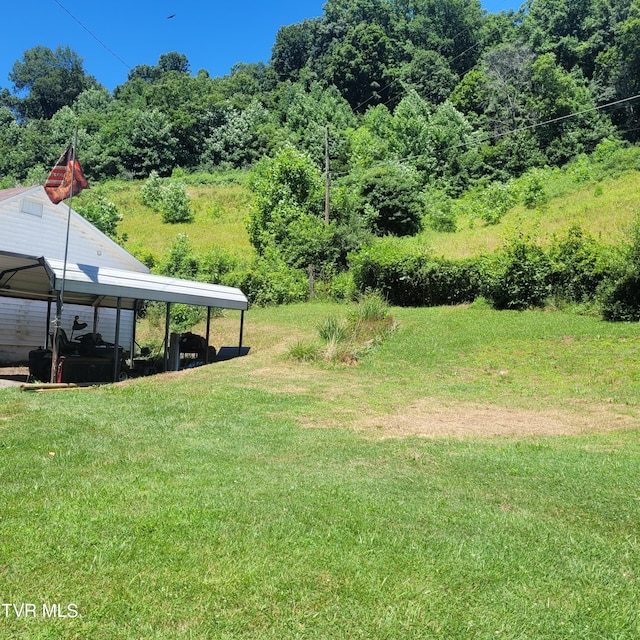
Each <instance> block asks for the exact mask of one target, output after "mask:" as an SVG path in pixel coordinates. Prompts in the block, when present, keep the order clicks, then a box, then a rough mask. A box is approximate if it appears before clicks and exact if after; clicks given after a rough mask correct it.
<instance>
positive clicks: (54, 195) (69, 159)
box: [44, 144, 89, 204]
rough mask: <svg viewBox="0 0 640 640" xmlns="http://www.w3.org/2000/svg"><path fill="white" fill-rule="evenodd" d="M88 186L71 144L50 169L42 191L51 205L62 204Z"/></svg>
mask: <svg viewBox="0 0 640 640" xmlns="http://www.w3.org/2000/svg"><path fill="white" fill-rule="evenodd" d="M88 186H89V183H88V182H87V179H86V178H85V177H84V175H83V173H82V168H81V167H80V163H79V162H78V160H77V159H76V153H75V149H74V147H73V145H72V144H70V145H69V146H68V147H67V150H66V151H65V152H64V153H63V154H62V155H61V156H60V159H59V160H58V162H57V163H56V166H55V167H53V169H51V172H50V173H49V176H48V177H47V180H46V182H45V183H44V190H45V191H46V192H47V195H48V196H49V200H51V202H53V204H58V202H62V201H63V200H64V199H65V198H68V197H69V196H75V195H78V194H79V193H80V192H81V191H82V190H83V189H86V188H87V187H88Z"/></svg>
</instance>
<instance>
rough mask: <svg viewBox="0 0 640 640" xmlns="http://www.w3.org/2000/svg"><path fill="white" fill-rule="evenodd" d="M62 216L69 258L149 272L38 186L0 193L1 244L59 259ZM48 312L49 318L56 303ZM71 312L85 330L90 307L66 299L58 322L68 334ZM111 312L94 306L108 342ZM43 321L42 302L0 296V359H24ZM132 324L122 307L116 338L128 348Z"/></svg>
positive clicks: (36, 343)
mask: <svg viewBox="0 0 640 640" xmlns="http://www.w3.org/2000/svg"><path fill="white" fill-rule="evenodd" d="M5 193H6V192H5ZM67 219H69V221H70V224H69V248H68V256H67V259H68V261H69V262H75V263H80V264H90V265H98V266H104V267H111V268H115V269H125V270H131V271H140V272H144V273H147V272H148V269H147V268H146V267H145V266H144V265H143V264H142V263H140V262H139V261H138V260H136V259H135V258H134V257H133V256H132V255H131V254H129V253H128V252H127V251H125V250H124V249H123V248H122V247H120V246H119V245H117V244H116V243H115V242H113V241H112V240H111V239H110V238H108V237H107V236H106V235H104V234H103V233H102V232H100V231H99V230H98V229H96V228H95V227H94V226H93V225H92V224H90V223H89V222H88V221H86V220H85V219H84V218H83V217H82V216H80V215H79V214H77V213H76V212H75V211H73V210H72V211H71V217H70V218H69V208H68V206H67V205H66V203H61V204H58V205H54V204H53V203H52V202H51V201H50V200H49V198H48V197H47V194H46V193H45V191H44V189H43V188H42V187H34V188H33V189H29V190H26V191H23V192H21V193H17V194H16V195H11V197H8V198H6V199H4V200H3V199H2V198H0V250H2V251H8V252H11V253H19V254H24V255H29V256H35V257H40V256H44V257H45V258H53V259H57V260H64V253H65V241H66V235H67ZM51 313H52V315H51V318H52V319H53V317H54V315H55V306H54V307H52V312H51ZM76 315H78V316H80V319H81V321H82V322H86V323H87V329H85V330H84V331H83V332H84V333H86V332H87V330H89V331H90V330H91V328H92V327H93V308H91V307H79V306H73V305H65V307H64V311H63V317H62V328H63V329H64V330H65V331H66V332H67V334H68V336H69V337H71V326H72V325H73V318H74V316H76ZM115 317H116V312H115V310H112V309H100V310H99V320H98V331H99V332H100V333H101V334H102V337H103V339H104V340H106V341H107V342H113V341H114V334H115ZM46 321H47V304H46V303H44V302H37V301H31V300H18V299H14V298H4V297H0V362H16V361H25V360H26V359H27V358H28V354H29V351H31V350H32V349H37V348H38V347H40V346H44V344H45V340H46V335H45V334H46V331H47V328H46ZM132 328H133V314H132V312H129V311H122V312H121V327H120V344H121V345H122V346H123V347H124V348H125V349H126V350H129V349H130V348H131V334H132ZM48 330H49V331H51V328H50V327H49V329H48Z"/></svg>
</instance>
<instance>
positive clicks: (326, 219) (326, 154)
mask: <svg viewBox="0 0 640 640" xmlns="http://www.w3.org/2000/svg"><path fill="white" fill-rule="evenodd" d="M324 223H325V224H326V225H328V224H329V125H328V124H327V125H325V127H324Z"/></svg>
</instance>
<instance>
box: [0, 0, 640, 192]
mask: <svg viewBox="0 0 640 640" xmlns="http://www.w3.org/2000/svg"><path fill="white" fill-rule="evenodd" d="M638 36H640V3H639V2H638V1H637V0H577V1H576V0H532V1H531V2H530V3H528V4H527V5H523V7H522V8H521V9H520V10H519V11H507V12H501V13H497V14H491V13H486V12H485V11H483V10H482V9H481V6H480V2H479V1H478V0H328V2H327V3H326V4H325V7H324V13H323V15H322V16H320V17H318V18H315V19H311V20H305V21H303V22H301V23H297V24H293V25H290V26H285V27H282V28H281V29H280V30H279V31H278V33H277V35H276V38H275V42H274V45H273V49H272V57H271V60H270V61H269V63H268V64H262V63H260V64H238V65H236V66H235V67H233V68H232V69H231V71H230V73H229V74H228V75H226V76H223V77H216V78H212V77H210V75H209V73H208V72H207V71H206V70H205V69H201V70H199V71H197V72H196V73H192V71H191V69H190V64H189V61H188V59H187V57H186V56H185V55H184V54H181V53H177V52H169V53H166V54H163V55H161V56H160V58H159V60H158V63H157V64H156V65H139V66H137V67H135V68H133V69H132V70H131V72H130V73H129V76H128V79H127V81H126V82H125V83H124V84H122V85H120V86H118V87H116V88H115V90H114V91H113V92H110V91H108V90H106V89H105V88H104V87H102V86H101V85H100V83H99V81H98V80H97V79H95V78H94V77H92V76H90V75H88V74H87V73H86V72H85V70H84V66H83V61H82V59H81V58H80V57H79V56H78V54H77V53H76V52H74V51H72V50H71V49H69V48H68V47H59V48H58V49H56V50H55V51H52V50H50V49H48V48H46V47H42V46H38V47H35V48H33V49H30V50H28V51H25V52H24V55H23V57H22V59H20V60H18V61H16V62H15V64H14V66H13V68H12V71H11V73H10V74H9V78H8V79H9V81H10V82H11V83H12V86H11V88H4V89H2V90H1V91H0V149H1V150H2V153H1V154H0V175H2V176H4V177H5V178H6V177H10V178H12V179H14V180H17V181H27V180H29V177H30V174H31V175H32V177H35V174H36V173H37V170H38V169H39V168H40V169H41V168H43V167H48V166H49V165H50V164H51V162H52V158H55V157H56V156H57V153H58V150H59V148H60V146H61V145H62V144H63V142H64V140H66V139H67V138H68V136H69V133H70V130H71V129H72V125H75V124H76V123H77V124H78V126H79V136H80V148H81V149H82V157H83V166H86V171H87V173H88V175H89V176H90V177H91V178H92V179H94V180H101V179H104V178H111V177H131V178H141V177H145V178H146V177H147V176H148V175H149V174H150V172H151V171H152V170H155V171H157V172H158V173H159V174H160V175H161V176H162V175H168V174H169V173H170V172H171V171H172V169H174V168H175V167H177V166H178V167H181V168H182V169H185V170H196V169H197V170H211V169H214V168H216V167H219V166H225V167H228V166H232V167H243V166H247V165H251V164H253V163H254V162H255V161H256V160H257V159H259V158H261V157H264V156H268V155H271V154H273V153H274V151H275V150H277V149H279V148H282V147H283V146H284V145H286V144H290V145H292V146H295V147H296V148H298V149H300V150H303V151H304V152H305V153H306V154H308V155H309V157H310V158H311V159H312V160H313V161H314V162H315V163H316V164H317V166H319V167H321V166H322V165H323V161H324V153H325V149H324V130H325V127H326V126H328V127H329V131H330V137H329V147H330V149H329V155H330V157H331V169H332V172H334V173H335V174H336V175H337V176H346V175H348V174H349V173H352V172H354V171H357V170H362V169H367V168H369V167H371V166H373V165H380V164H382V163H385V162H396V163H398V162H399V163H402V164H404V165H406V166H407V167H409V168H411V169H413V170H415V172H416V173H417V177H418V179H419V181H420V182H421V184H422V185H423V186H428V185H431V186H437V187H438V188H444V189H446V190H448V191H449V192H456V191H457V192H459V191H461V190H463V189H465V188H467V187H468V186H469V185H470V184H472V183H474V182H476V181H478V180H481V179H485V180H486V179H503V180H504V179H507V178H509V177H512V176H515V175H519V174H521V173H522V172H524V171H525V170H526V169H528V168H530V167H532V166H542V165H545V164H551V165H557V164H561V163H563V162H566V161H567V160H569V159H571V158H572V157H575V156H576V155H577V154H579V153H584V152H589V151H590V150H592V149H593V148H594V147H595V145H596V144H598V142H600V141H601V140H602V139H603V138H604V137H607V136H610V137H611V136H617V137H620V138H623V139H625V140H627V141H630V142H635V141H637V138H638V135H639V129H638V127H637V111H638V101H637V100H636V99H630V98H632V96H634V95H635V94H636V93H638V84H639V83H640V74H639V73H638V71H639V70H640V69H639V65H640V44H639V43H640V37H638ZM606 105H610V106H606Z"/></svg>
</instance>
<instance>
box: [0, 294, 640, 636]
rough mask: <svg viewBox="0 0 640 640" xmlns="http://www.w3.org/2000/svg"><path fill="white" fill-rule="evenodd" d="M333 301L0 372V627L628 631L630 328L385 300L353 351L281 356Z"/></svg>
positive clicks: (633, 488)
mask: <svg viewBox="0 0 640 640" xmlns="http://www.w3.org/2000/svg"><path fill="white" fill-rule="evenodd" d="M343 312H344V308H341V307H338V306H336V305H330V304H320V303H318V304H307V305H295V306H290V307H284V308H278V309H255V310H251V311H250V312H249V313H248V314H247V323H246V334H245V336H246V340H245V342H246V344H248V345H250V346H251V352H250V355H249V356H248V357H246V358H242V359H237V360H233V361H229V362H226V363H216V364H213V365H210V366H207V367H201V368H199V369H194V370H190V371H185V372H181V373H178V374H167V375H164V376H158V377H155V378H147V379H139V380H134V381H130V382H128V383H125V384H121V385H115V386H104V387H101V388H96V389H92V390H79V391H65V392H45V393H37V394H35V393H34V394H28V393H24V392H20V391H18V390H14V389H11V390H0V460H1V465H0V476H1V482H0V492H1V496H0V499H1V503H0V504H2V509H1V510H0V594H1V597H2V603H9V604H15V605H17V606H19V605H20V604H23V603H30V604H35V605H36V607H37V614H38V615H35V616H33V615H30V616H28V617H26V618H25V617H20V618H18V617H17V616H16V614H15V611H14V610H13V609H11V608H9V609H5V608H4V607H2V608H0V637H1V638H5V637H6V638H25V639H27V638H28V639H29V640H31V639H34V638H36V639H39V638H42V639H44V638H47V639H49V638H65V639H66V638H83V639H84V638H92V639H94V638H97V639H102V638H125V639H140V638H171V639H174V638H178V639H180V638H185V639H186V638H228V639H232V638H233V639H235V638H260V639H262V638H266V639H269V638H273V639H283V638H318V639H325V638H349V639H351V638H362V639H371V638H385V639H387V638H390V639H396V638H397V639H406V638H416V639H417V638H420V639H424V638H445V639H450V638H474V639H475V638H478V639H480V638H482V639H484V638H487V639H488V638H509V639H514V638H518V639H520V638H522V639H524V638H530V639H532V640H534V639H540V638H549V639H554V640H555V639H557V638H593V639H594V640H595V639H598V640H600V639H603V638H607V639H609V638H616V639H627V638H628V639H629V640H631V639H637V638H638V637H640V585H639V580H640V570H639V569H638V567H639V566H640V501H639V500H638V495H639V494H638V487H639V486H640V442H639V439H638V435H639V433H640V432H639V430H638V424H640V423H639V422H638V418H639V416H640V404H639V402H638V386H639V382H640V358H639V357H638V351H639V350H640V339H639V338H638V325H637V324H607V323H604V322H602V321H600V320H597V319H594V318H587V317H579V316H574V315H569V314H563V313H543V312H526V313H506V312H502V313H498V312H495V311H491V310H489V309H485V308H482V307H481V306H480V305H478V306H476V307H470V308H462V307H458V308H438V309H393V310H392V313H393V315H394V317H395V318H396V320H397V321H398V323H399V326H398V328H397V330H396V331H395V332H394V333H393V334H392V336H391V337H390V338H389V339H388V340H387V341H386V342H385V343H384V344H382V345H381V346H379V347H376V348H375V349H374V350H373V351H372V352H371V353H370V354H369V355H368V356H367V358H366V359H365V360H364V361H363V362H361V363H360V364H359V365H358V366H356V367H334V366H328V365H317V364H314V365H310V364H299V363H296V362H293V361H292V360H290V359H289V358H288V357H287V349H288V347H289V346H290V345H291V344H293V343H294V342H295V341H296V340H298V339H301V338H310V337H313V335H314V333H315V330H314V328H315V327H316V326H317V324H318V323H319V322H320V321H321V320H322V319H323V318H325V317H326V316H327V315H329V314H341V313H343ZM236 331H237V318H236V317H233V316H232V315H230V316H229V317H226V318H220V319H215V320H214V335H215V336H216V339H215V340H214V342H215V343H216V346H219V345H220V344H222V343H225V344H233V342H232V341H233V340H234V339H235V337H236V336H235V332H236ZM494 423H501V424H502V427H501V430H498V431H495V430H494V428H493V426H494ZM510 425H512V426H513V425H515V427H516V428H515V429H510V428H509V427H510ZM532 425H535V426H536V428H535V429H534V428H531V427H532ZM546 426H552V427H553V428H550V429H548V430H545V427H546ZM436 427H437V428H436ZM434 435H436V436H437V437H434ZM52 603H59V604H60V605H61V608H62V612H63V613H64V612H68V611H72V612H74V611H75V610H76V608H77V611H78V615H77V616H75V617H67V618H61V619H52V618H43V617H42V615H41V613H42V606H43V604H46V605H51V604H52ZM70 605H72V607H71V609H68V607H69V606H70Z"/></svg>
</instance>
